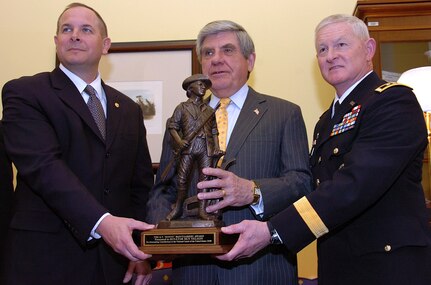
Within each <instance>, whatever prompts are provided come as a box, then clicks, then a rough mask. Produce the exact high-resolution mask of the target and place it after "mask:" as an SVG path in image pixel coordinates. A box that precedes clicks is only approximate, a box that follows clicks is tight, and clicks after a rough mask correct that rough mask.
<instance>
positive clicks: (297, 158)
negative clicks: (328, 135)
mask: <svg viewBox="0 0 431 285" xmlns="http://www.w3.org/2000/svg"><path fill="white" fill-rule="evenodd" d="M279 104H280V105H286V104H285V103H284V104H283V103H279ZM279 112H281V113H284V114H283V116H284V117H285V119H284V120H283V121H281V128H280V131H279V133H280V136H281V144H280V146H279V147H280V154H281V155H280V162H279V167H280V174H279V175H278V176H277V177H272V178H264V179H257V182H258V184H259V185H260V186H261V188H262V191H263V193H264V194H263V201H264V207H265V208H264V216H263V219H264V220H266V219H268V218H269V217H272V216H274V215H275V214H277V213H279V212H280V211H282V210H283V209H285V208H286V206H288V205H291V204H292V203H293V202H295V201H296V200H298V199H299V198H301V197H302V196H304V195H306V194H308V193H310V192H311V189H312V187H311V174H310V170H309V165H308V141H307V133H306V129H305V124H304V120H303V118H302V114H301V110H300V108H299V107H298V106H296V105H294V104H289V105H287V107H286V108H285V109H284V110H282V111H279ZM275 113H277V112H275ZM271 116H275V114H271ZM256 163H257V165H256V167H260V165H259V162H257V161H256Z"/></svg>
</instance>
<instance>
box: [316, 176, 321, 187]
mask: <svg viewBox="0 0 431 285" xmlns="http://www.w3.org/2000/svg"><path fill="white" fill-rule="evenodd" d="M319 185H320V179H319V178H317V179H316V186H319Z"/></svg>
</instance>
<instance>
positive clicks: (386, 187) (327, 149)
mask: <svg viewBox="0 0 431 285" xmlns="http://www.w3.org/2000/svg"><path fill="white" fill-rule="evenodd" d="M384 83H386V82H384V81H382V80H380V79H379V78H378V76H377V75H376V74H375V73H371V74H369V75H368V76H367V77H366V78H364V79H363V81H362V82H360V83H359V84H358V86H356V88H355V89H354V90H353V91H352V92H351V94H349V96H348V97H347V98H346V99H345V100H344V101H343V103H342V104H341V106H340V109H339V111H338V112H337V113H335V115H334V117H333V118H332V119H331V108H329V110H328V111H326V112H325V113H324V114H323V115H322V116H321V118H320V120H319V121H318V123H317V125H316V127H315V131H314V138H313V147H312V150H311V156H310V163H311V169H312V173H313V179H314V184H315V191H314V192H313V193H311V194H310V195H308V196H307V197H304V198H302V199H300V200H299V201H297V202H296V203H295V204H294V206H292V207H290V208H288V209H286V210H285V211H284V212H282V213H281V214H280V215H278V216H276V217H275V218H274V219H272V223H273V225H274V227H275V228H276V229H277V231H278V233H279V234H280V236H281V238H282V240H283V242H284V244H285V245H286V246H287V248H289V249H291V250H293V251H299V250H300V249H302V248H303V247H304V246H306V245H307V244H308V243H310V242H311V241H312V240H314V239H315V238H316V237H318V238H319V237H320V238H319V239H318V279H319V285H337V284H349V285H352V284H358V285H359V284H367V285H370V284H400V285H401V284H431V275H430V273H429V272H430V270H429V268H431V264H430V263H431V234H430V229H429V226H428V222H427V221H428V217H427V214H426V208H425V202H424V194H423V190H422V186H421V174H422V159H423V152H424V149H425V147H426V145H427V133H426V127H425V124H424V118H423V115H422V111H421V109H420V106H419V104H418V102H417V100H416V98H415V96H414V94H413V93H412V92H411V90H410V89H409V88H408V87H404V86H400V85H396V86H389V88H387V87H388V86H384V87H383V88H380V89H379V88H378V87H379V86H382V84H384ZM385 87H386V88H385ZM376 88H377V90H378V91H376ZM331 106H332V105H331ZM426 272H427V273H426Z"/></svg>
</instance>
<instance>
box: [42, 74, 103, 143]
mask: <svg viewBox="0 0 431 285" xmlns="http://www.w3.org/2000/svg"><path fill="white" fill-rule="evenodd" d="M50 76H51V82H52V86H53V88H54V89H55V90H56V91H55V92H57V95H58V97H59V98H60V99H61V100H62V101H63V102H64V103H65V104H66V105H68V106H69V107H70V108H71V110H73V111H74V112H75V113H76V114H77V115H78V116H79V117H81V118H82V120H83V121H84V123H85V124H87V125H88V127H89V128H90V129H91V130H93V132H94V133H95V134H96V135H97V136H98V137H99V138H100V139H101V140H102V141H104V140H103V138H102V135H101V134H100V131H99V129H98V128H97V125H96V122H95V121H94V119H93V116H92V115H91V113H90V110H89V109H88V107H87V104H85V101H84V99H83V98H82V95H81V94H80V93H79V91H78V89H76V86H75V85H74V84H73V82H72V81H71V80H70V79H69V78H68V77H67V76H66V74H64V72H63V71H61V69H60V68H58V67H57V68H55V69H54V70H53V71H52V72H51V75H50Z"/></svg>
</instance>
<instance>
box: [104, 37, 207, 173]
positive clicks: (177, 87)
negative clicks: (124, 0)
mask: <svg viewBox="0 0 431 285" xmlns="http://www.w3.org/2000/svg"><path fill="white" fill-rule="evenodd" d="M99 71H100V74H101V77H102V79H103V80H104V82H105V83H106V84H107V85H110V86H112V87H114V88H115V89H118V90H119V91H121V92H122V93H124V94H126V95H127V96H129V97H130V98H131V99H132V100H134V101H136V102H137V103H138V104H139V105H140V106H141V107H142V108H143V111H144V124H145V126H146V129H147V142H148V147H149V150H150V155H151V160H152V161H153V171H154V172H155V171H156V170H157V168H158V165H159V161H160V155H161V151H162V143H163V136H164V132H165V125H166V121H167V119H168V118H169V117H171V116H172V113H173V111H174V109H175V107H176V106H177V105H178V104H179V103H180V102H183V101H186V100H187V97H186V93H185V91H184V90H183V89H182V82H183V81H184V79H185V78H187V77H189V76H190V75H192V74H195V73H200V72H201V69H200V64H199V62H198V58H197V54H196V41H195V40H178V41H153V42H117V43H112V44H111V47H110V49H109V51H108V54H107V55H105V56H103V57H102V60H101V61H100V65H99Z"/></svg>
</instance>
